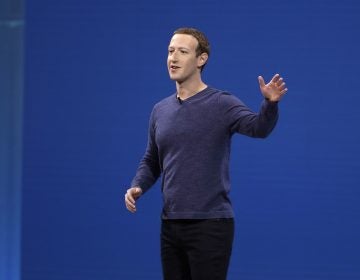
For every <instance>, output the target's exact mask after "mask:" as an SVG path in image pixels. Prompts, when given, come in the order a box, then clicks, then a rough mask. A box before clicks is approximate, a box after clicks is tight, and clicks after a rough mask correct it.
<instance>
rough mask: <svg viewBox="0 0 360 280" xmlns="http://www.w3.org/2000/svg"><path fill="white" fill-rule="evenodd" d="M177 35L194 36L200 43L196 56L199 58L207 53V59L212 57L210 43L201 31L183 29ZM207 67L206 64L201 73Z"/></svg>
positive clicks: (188, 28) (178, 30) (177, 31)
mask: <svg viewBox="0 0 360 280" xmlns="http://www.w3.org/2000/svg"><path fill="white" fill-rule="evenodd" d="M175 34H187V35H191V36H193V37H194V38H195V39H196V40H197V42H198V45H197V47H196V56H197V57H198V56H200V55H201V54H203V53H206V54H207V57H209V56H210V44H209V41H208V39H207V38H206V36H205V34H204V33H202V32H201V31H199V30H197V29H195V28H191V27H182V28H179V29H176V30H175V31H174V35H175ZM205 65H206V63H205V64H204V65H203V66H202V67H201V71H202V70H203V69H204V67H205Z"/></svg>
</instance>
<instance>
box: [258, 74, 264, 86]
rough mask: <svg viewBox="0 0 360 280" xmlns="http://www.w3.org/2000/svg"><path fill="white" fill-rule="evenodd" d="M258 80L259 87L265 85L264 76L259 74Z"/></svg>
mask: <svg viewBox="0 0 360 280" xmlns="http://www.w3.org/2000/svg"><path fill="white" fill-rule="evenodd" d="M258 80H259V85H260V87H264V86H265V81H264V78H263V77H262V76H259V77H258Z"/></svg>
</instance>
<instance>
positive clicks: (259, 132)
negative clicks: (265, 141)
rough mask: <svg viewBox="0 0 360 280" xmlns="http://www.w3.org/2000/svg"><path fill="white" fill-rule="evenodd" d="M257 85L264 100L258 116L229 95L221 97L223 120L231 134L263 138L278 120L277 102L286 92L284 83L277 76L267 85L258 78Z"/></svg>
mask: <svg viewBox="0 0 360 280" xmlns="http://www.w3.org/2000/svg"><path fill="white" fill-rule="evenodd" d="M259 85H260V90H261V93H262V94H263V96H264V97H265V100H264V101H263V103H262V105H261V109H260V111H259V113H258V114H256V113H254V112H253V111H251V110H250V109H249V108H248V107H247V106H246V105H245V104H244V103H242V102H241V101H240V100H239V99H237V98H236V97H234V96H232V95H230V94H224V95H222V96H221V98H222V101H221V103H222V106H223V108H225V110H224V119H225V122H226V124H227V125H228V126H229V127H230V132H231V133H235V132H237V133H241V134H244V135H247V136H250V137H257V138H265V137H267V136H268V135H269V134H270V133H271V131H272V130H273V128H274V127H275V125H276V122H277V120H278V101H279V100H280V99H281V97H282V96H283V95H284V94H285V92H286V91H287V89H286V88H285V83H284V82H283V79H282V78H280V76H279V75H278V74H277V75H275V76H274V77H273V79H272V80H271V81H270V82H269V83H268V84H265V82H264V80H263V78H262V77H259Z"/></svg>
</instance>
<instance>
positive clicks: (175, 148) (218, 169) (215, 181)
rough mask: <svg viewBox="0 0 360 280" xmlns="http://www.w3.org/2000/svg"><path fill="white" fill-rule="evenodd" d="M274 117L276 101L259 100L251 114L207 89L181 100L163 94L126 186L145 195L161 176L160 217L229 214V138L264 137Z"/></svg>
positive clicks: (231, 98) (237, 102)
mask: <svg viewBox="0 0 360 280" xmlns="http://www.w3.org/2000/svg"><path fill="white" fill-rule="evenodd" d="M277 118H278V105H277V103H276V102H269V101H267V100H264V101H263V103H262V106H261V109H260V112H259V114H256V113H254V112H252V111H251V110H250V109H249V108H247V107H246V106H245V105H244V104H243V103H242V102H241V101H240V100H239V99H238V98H236V97H235V96H233V95H231V94H229V93H227V92H224V91H220V90H217V89H214V88H211V87H207V88H206V89H204V90H203V91H201V92H199V93H197V94H196V95H194V96H192V97H190V98H188V99H186V100H184V101H182V102H181V103H180V102H179V100H178V99H177V98H176V94H174V95H172V96H169V97H167V98H165V99H163V100H162V101H160V102H159V103H157V104H156V105H155V106H154V108H153V111H152V113H151V116H150V123H149V135H148V144H147V148H146V152H145V155H144V157H143V158H142V160H141V162H140V164H139V168H138V170H137V173H136V176H135V178H134V179H133V181H132V183H131V185H132V186H140V187H141V189H142V190H143V193H145V192H146V191H147V190H148V189H149V188H150V187H151V186H152V185H153V184H154V183H155V182H156V180H157V179H158V178H159V176H160V175H161V176H162V184H161V188H162V193H163V203H164V205H163V212H162V218H163V219H210V218H232V217H233V216H234V213H233V210H232V207H231V202H230V198H229V191H230V179H229V159H230V146H231V137H232V135H233V134H234V133H236V132H237V133H241V134H244V135H247V136H250V137H261V138H264V137H266V136H267V135H269V134H270V132H271V131H272V129H273V128H274V126H275V124H276V121H277Z"/></svg>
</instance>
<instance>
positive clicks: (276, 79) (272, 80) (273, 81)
mask: <svg viewBox="0 0 360 280" xmlns="http://www.w3.org/2000/svg"><path fill="white" fill-rule="evenodd" d="M279 79H280V75H279V74H275V75H274V77H272V79H271V81H270V82H272V83H275V84H276V83H277V81H278V80H279Z"/></svg>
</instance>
